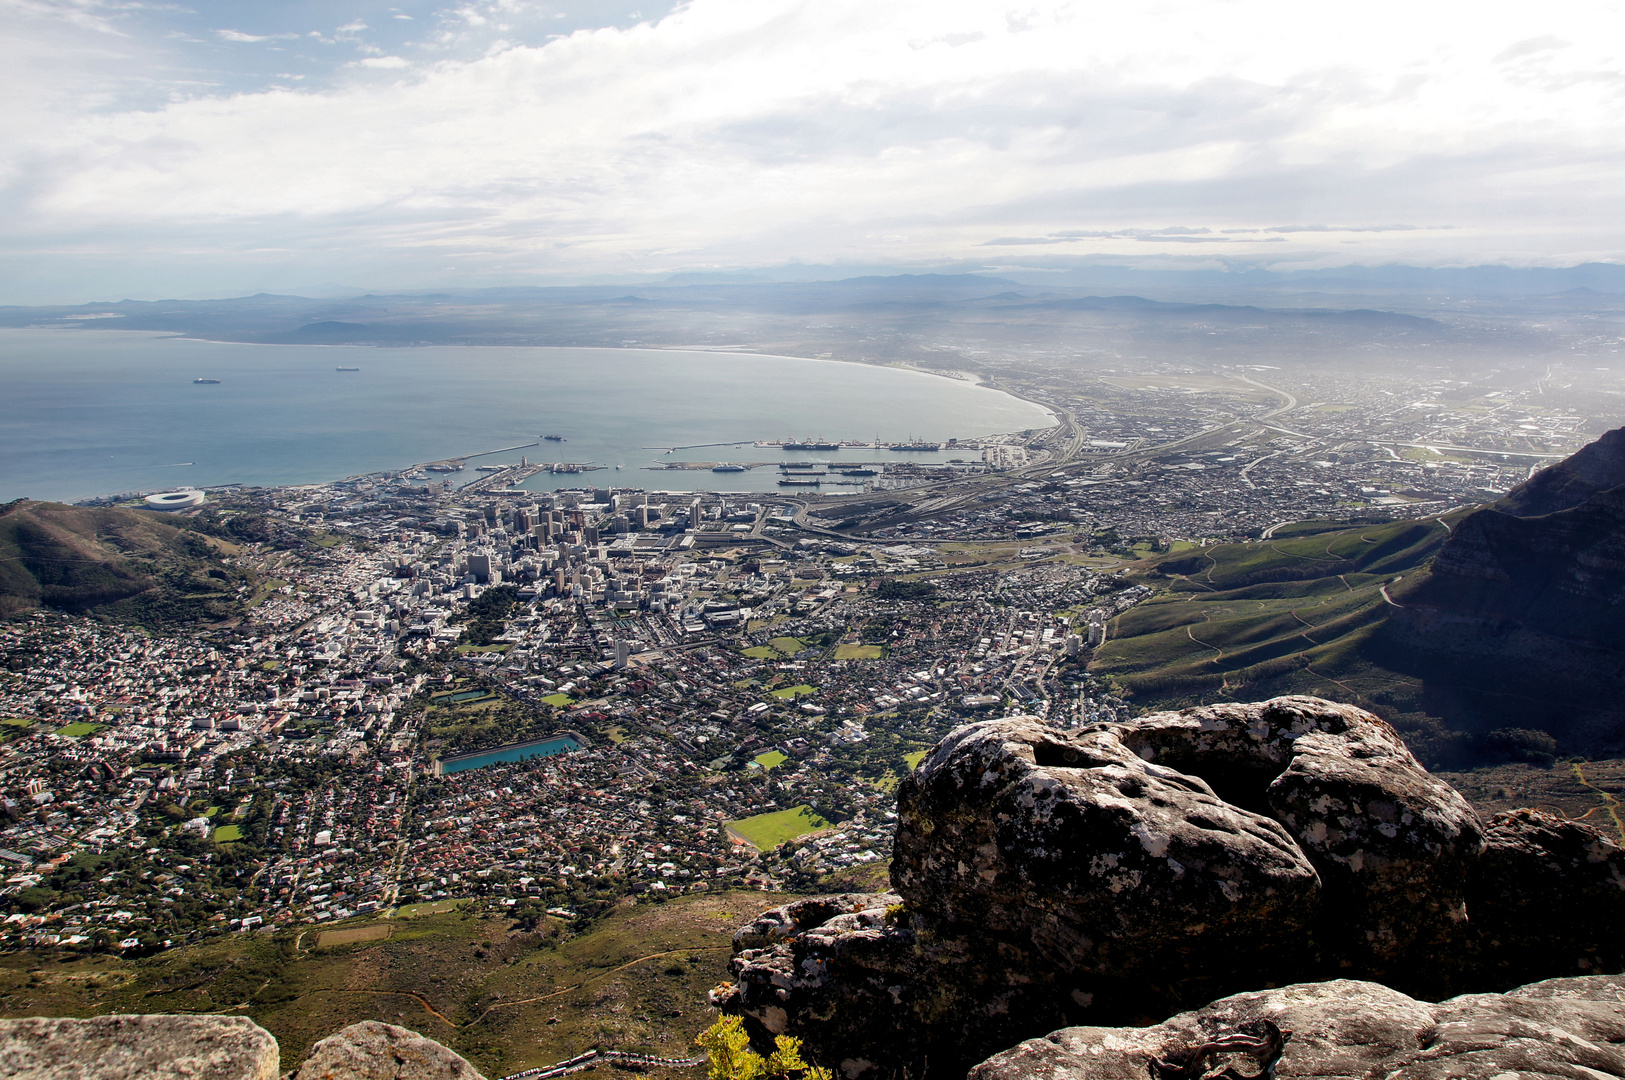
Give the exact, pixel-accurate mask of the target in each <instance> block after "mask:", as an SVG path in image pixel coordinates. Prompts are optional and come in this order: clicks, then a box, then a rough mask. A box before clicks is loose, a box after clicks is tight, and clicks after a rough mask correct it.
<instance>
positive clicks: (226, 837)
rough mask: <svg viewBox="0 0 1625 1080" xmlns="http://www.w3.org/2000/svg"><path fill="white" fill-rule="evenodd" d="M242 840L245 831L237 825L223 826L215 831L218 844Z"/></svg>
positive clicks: (215, 839)
mask: <svg viewBox="0 0 1625 1080" xmlns="http://www.w3.org/2000/svg"><path fill="white" fill-rule="evenodd" d="M242 838H243V830H242V829H240V828H239V827H237V826H236V825H222V826H220V827H219V828H218V829H216V830H215V831H214V842H215V843H217V844H229V843H231V842H232V841H233V840H241V839H242Z"/></svg>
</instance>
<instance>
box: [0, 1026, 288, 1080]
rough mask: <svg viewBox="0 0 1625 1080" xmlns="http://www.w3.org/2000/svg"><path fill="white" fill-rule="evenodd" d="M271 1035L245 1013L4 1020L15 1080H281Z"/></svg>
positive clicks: (6, 1062) (2, 1036)
mask: <svg viewBox="0 0 1625 1080" xmlns="http://www.w3.org/2000/svg"><path fill="white" fill-rule="evenodd" d="M278 1065H279V1057H278V1052H277V1045H276V1040H275V1039H273V1038H272V1037H271V1033H270V1032H268V1031H266V1030H265V1029H264V1028H262V1027H260V1026H259V1025H258V1024H256V1023H254V1022H253V1021H252V1020H249V1019H247V1018H245V1017H240V1016H95V1017H91V1018H89V1019H86V1020H79V1019H72V1018H67V1017H29V1018H27V1019H23V1020H0V1076H4V1077H8V1078H11V1080H276V1077H277V1069H278Z"/></svg>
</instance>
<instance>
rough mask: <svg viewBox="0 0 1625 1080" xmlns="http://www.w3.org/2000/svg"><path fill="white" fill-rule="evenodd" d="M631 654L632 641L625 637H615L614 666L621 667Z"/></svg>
mask: <svg viewBox="0 0 1625 1080" xmlns="http://www.w3.org/2000/svg"><path fill="white" fill-rule="evenodd" d="M631 656H632V643H631V642H629V641H627V640H626V639H625V638H616V639H615V666H616V667H618V668H623V667H625V666H626V661H627V660H628V659H630V658H631Z"/></svg>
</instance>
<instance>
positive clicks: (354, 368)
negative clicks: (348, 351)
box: [333, 367, 361, 371]
mask: <svg viewBox="0 0 1625 1080" xmlns="http://www.w3.org/2000/svg"><path fill="white" fill-rule="evenodd" d="M333 370H334V371H360V370H361V369H360V368H358V367H336V368H334V369H333Z"/></svg>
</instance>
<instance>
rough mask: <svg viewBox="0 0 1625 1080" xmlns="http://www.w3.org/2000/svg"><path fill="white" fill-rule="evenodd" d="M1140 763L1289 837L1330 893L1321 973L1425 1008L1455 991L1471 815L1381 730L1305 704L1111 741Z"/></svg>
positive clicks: (1234, 711) (1317, 941) (1356, 713)
mask: <svg viewBox="0 0 1625 1080" xmlns="http://www.w3.org/2000/svg"><path fill="white" fill-rule="evenodd" d="M1118 733H1119V738H1121V740H1122V742H1123V744H1124V745H1125V746H1127V747H1129V748H1130V749H1132V750H1134V751H1135V752H1136V753H1138V754H1140V755H1141V756H1142V757H1144V758H1146V759H1147V760H1148V761H1152V762H1155V763H1157V764H1159V765H1164V766H1166V767H1168V768H1172V769H1177V770H1179V771H1180V772H1182V773H1187V774H1189V775H1192V776H1199V777H1201V778H1203V779H1204V780H1206V781H1208V782H1209V783H1210V784H1212V785H1213V787H1214V788H1215V789H1216V790H1218V791H1219V793H1220V794H1222V795H1223V796H1224V797H1225V798H1226V799H1228V800H1229V801H1230V802H1232V803H1235V804H1237V805H1239V806H1246V807H1249V808H1252V809H1255V810H1257V811H1258V812H1259V813H1263V814H1267V815H1269V816H1270V817H1271V818H1273V819H1275V820H1276V821H1278V822H1280V823H1281V824H1282V825H1283V826H1285V828H1286V830H1287V832H1288V833H1290V834H1291V836H1292V838H1293V840H1294V841H1296V844H1297V847H1298V848H1299V850H1301V851H1302V853H1303V854H1304V855H1305V856H1306V857H1307V858H1308V860H1309V861H1310V862H1311V863H1312V864H1313V865H1314V867H1315V869H1316V870H1317V871H1318V872H1319V874H1320V879H1321V882H1322V884H1323V886H1324V888H1323V891H1322V893H1321V897H1320V911H1319V917H1318V919H1317V920H1316V926H1315V929H1314V933H1313V934H1312V935H1311V938H1312V941H1313V946H1314V948H1315V951H1316V952H1317V953H1319V954H1320V959H1321V962H1323V963H1331V964H1335V965H1337V967H1338V968H1340V969H1341V970H1343V971H1346V972H1348V973H1350V974H1357V975H1361V976H1364V977H1370V978H1379V979H1382V980H1383V981H1384V982H1387V983H1390V984H1392V985H1398V986H1401V987H1403V988H1405V989H1409V990H1415V991H1418V992H1424V993H1429V994H1434V993H1439V992H1441V991H1448V990H1449V989H1451V988H1452V987H1453V985H1454V983H1455V982H1456V981H1457V980H1458V979H1459V977H1460V972H1459V964H1458V963H1457V962H1456V961H1455V960H1454V958H1456V957H1458V956H1459V955H1460V943H1461V941H1462V939H1463V937H1464V934H1463V930H1464V927H1465V924H1466V920H1467V897H1466V886H1467V879H1468V874H1469V871H1470V869H1471V867H1472V866H1473V864H1474V862H1475V861H1476V860H1477V859H1478V857H1479V855H1480V854H1481V853H1482V851H1483V849H1484V839H1483V829H1482V826H1481V825H1480V823H1479V820H1478V815H1477V814H1476V813H1474V811H1473V808H1472V807H1471V806H1469V805H1468V804H1467V801H1466V800H1465V799H1463V798H1462V797H1461V795H1460V793H1459V792H1457V791H1456V790H1455V789H1454V788H1452V787H1451V786H1450V785H1449V784H1446V783H1445V782H1444V781H1442V780H1439V779H1438V778H1436V777H1434V776H1431V775H1430V774H1429V773H1428V772H1427V770H1426V769H1424V768H1422V766H1421V764H1420V763H1419V762H1418V761H1417V760H1416V758H1415V757H1413V756H1412V755H1411V752H1410V751H1409V750H1408V749H1406V747H1405V743H1404V740H1402V739H1401V738H1400V737H1399V734H1398V733H1397V732H1395V731H1394V729H1393V728H1391V727H1390V726H1388V724H1386V723H1385V722H1383V721H1382V720H1380V719H1378V718H1377V717H1375V716H1372V715H1371V714H1370V713H1368V712H1365V711H1364V710H1362V709H1357V708H1355V707H1354V706H1352V705H1338V704H1335V703H1333V702H1330V701H1322V700H1321V699H1319V698H1312V697H1282V698H1275V699H1273V700H1271V701H1263V702H1258V703H1255V704H1249V705H1241V704H1225V705H1210V706H1204V707H1202V708H1196V709H1187V710H1185V711H1184V712H1178V713H1157V714H1154V715H1152V716H1147V717H1143V718H1141V719H1138V720H1134V721H1130V722H1129V723H1127V724H1125V725H1123V726H1122V727H1121V728H1119V729H1118Z"/></svg>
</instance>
